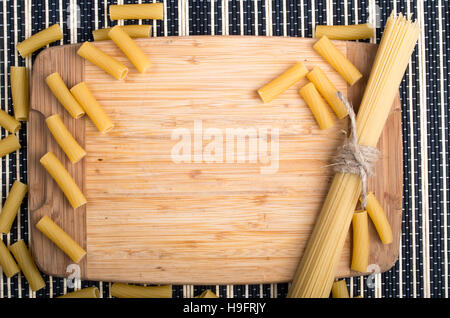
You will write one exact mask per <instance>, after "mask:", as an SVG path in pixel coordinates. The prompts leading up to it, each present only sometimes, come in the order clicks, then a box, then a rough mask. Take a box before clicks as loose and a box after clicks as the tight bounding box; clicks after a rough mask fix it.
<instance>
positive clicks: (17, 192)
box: [0, 180, 28, 233]
mask: <svg viewBox="0 0 450 318" xmlns="http://www.w3.org/2000/svg"><path fill="white" fill-rule="evenodd" d="M27 192H28V186H27V185H26V184H23V183H22V182H20V181H19V180H16V181H14V183H13V185H12V187H11V190H10V191H9V194H8V197H7V198H6V201H5V204H4V205H3V208H2V211H1V213H0V233H9V231H10V230H11V226H12V225H13V223H14V220H15V218H16V216H17V212H18V211H19V208H20V205H21V204H22V201H23V198H25V195H26V194H27Z"/></svg>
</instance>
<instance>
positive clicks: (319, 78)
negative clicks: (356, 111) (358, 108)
mask: <svg viewBox="0 0 450 318" xmlns="http://www.w3.org/2000/svg"><path fill="white" fill-rule="evenodd" d="M306 77H307V78H308V80H309V81H310V82H311V83H313V84H314V87H315V88H317V90H318V91H319V93H320V95H322V96H323V98H324V99H325V100H326V101H327V103H328V105H330V107H331V108H332V109H333V111H334V112H335V114H336V116H337V117H338V118H339V119H342V118H344V117H345V116H347V115H348V112H347V108H346V107H345V105H344V103H343V102H342V100H341V99H340V98H339V97H337V95H336V93H337V92H338V90H337V89H336V87H335V86H334V85H333V83H332V82H331V81H330V80H329V79H328V77H327V76H326V74H325V72H324V71H322V69H321V68H320V67H318V66H316V67H314V68H313V70H312V71H310V72H309V73H308V74H306Z"/></svg>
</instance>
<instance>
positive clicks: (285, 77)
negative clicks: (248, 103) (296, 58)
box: [258, 62, 308, 103]
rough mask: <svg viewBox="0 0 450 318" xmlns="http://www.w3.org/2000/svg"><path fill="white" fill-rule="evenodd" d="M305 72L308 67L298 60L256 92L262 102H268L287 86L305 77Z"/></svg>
mask: <svg viewBox="0 0 450 318" xmlns="http://www.w3.org/2000/svg"><path fill="white" fill-rule="evenodd" d="M307 73H308V69H307V68H306V67H305V66H304V65H303V63H302V62H298V63H297V64H295V65H294V66H291V67H290V68H289V69H287V70H286V71H285V72H284V73H283V74H281V75H280V76H278V77H277V78H275V79H274V80H272V81H271V82H270V83H268V84H266V85H264V86H263V87H261V88H260V89H258V94H259V96H260V97H261V99H262V101H263V102H264V103H270V102H271V101H272V100H274V99H275V98H276V97H277V96H279V95H280V94H281V93H283V92H284V91H285V90H287V89H288V88H289V87H291V86H292V85H294V84H295V83H296V82H298V81H299V80H301V79H302V78H303V77H305V76H306V74H307Z"/></svg>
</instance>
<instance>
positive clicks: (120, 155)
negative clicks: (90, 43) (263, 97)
mask: <svg viewBox="0 0 450 318" xmlns="http://www.w3.org/2000/svg"><path fill="white" fill-rule="evenodd" d="M137 42H138V44H139V46H140V47H142V48H143V49H144V51H145V52H146V53H147V54H148V55H149V56H150V58H151V60H152V62H153V67H152V69H151V71H150V72H149V73H147V74H140V73H138V72H137V70H136V69H135V68H134V67H133V66H132V64H131V63H130V62H129V61H128V60H127V59H126V57H125V56H124V55H123V54H122V53H121V52H120V51H119V49H118V48H116V47H115V45H114V44H113V43H112V42H110V41H104V42H101V43H95V45H96V46H98V47H99V48H100V49H102V50H104V51H105V52H106V53H108V54H110V55H112V56H114V57H116V58H117V59H119V60H120V61H121V62H122V63H124V64H125V65H126V66H127V67H128V68H129V69H130V72H129V74H128V77H127V78H126V79H125V80H124V81H117V80H115V79H113V78H112V77H110V76H109V75H108V74H106V73H104V72H103V71H102V70H100V69H98V68H97V67H96V66H94V65H92V64H91V63H89V62H85V61H84V60H83V59H81V58H80V57H78V56H77V54H76V50H77V48H78V47H79V44H75V45H67V46H61V47H52V48H49V49H46V50H45V51H43V52H42V53H40V54H39V56H38V57H37V58H36V62H35V64H34V67H33V78H32V95H31V108H32V111H31V119H30V124H29V134H28V135H29V140H28V147H29V149H28V154H29V155H28V156H29V158H28V165H29V167H28V169H29V185H30V193H29V206H30V213H31V230H32V252H33V254H34V256H35V259H36V262H37V264H38V266H39V267H40V269H41V270H42V271H44V272H46V273H47V274H51V275H54V276H67V275H68V274H69V273H67V272H66V270H67V266H68V265H69V264H71V261H70V259H69V258H68V257H67V256H66V255H64V254H63V253H62V252H61V251H60V250H59V249H58V248H57V247H56V246H55V245H54V244H53V243H51V242H50V241H49V240H48V239H47V238H45V237H43V235H42V234H41V233H40V232H39V231H38V230H37V229H36V228H35V224H36V223H37V221H38V220H39V219H40V218H41V217H42V216H43V215H49V216H50V217H51V218H52V219H53V220H54V221H55V222H56V223H57V224H59V225H60V226H61V227H62V228H63V229H64V230H65V231H66V232H67V233H69V234H70V235H71V236H72V237H73V238H74V239H75V240H76V241H77V242H79V243H80V245H82V246H83V247H84V248H85V249H86V251H87V256H86V257H85V258H84V259H83V260H82V261H81V262H80V263H79V266H80V270H81V277H82V278H84V279H89V280H103V281H125V282H141V283H161V284H164V283H172V284H237V283H269V282H287V281H290V280H291V279H292V277H293V275H294V271H295V269H296V267H297V264H298V262H299V259H300V257H301V255H302V252H303V248H304V246H305V244H306V242H307V239H308V238H309V235H310V233H311V230H312V227H313V224H314V221H315V218H316V216H317V214H318V213H319V211H320V208H321V205H322V202H323V200H324V198H325V195H326V193H327V191H328V185H329V182H330V180H331V177H332V175H333V173H332V170H331V168H330V167H329V166H327V165H328V164H329V163H330V158H331V156H332V155H333V154H334V152H335V150H336V148H337V147H338V146H339V145H340V144H341V143H342V141H343V138H344V134H343V133H342V130H343V129H346V128H347V126H348V123H347V121H346V120H337V119H336V125H335V127H333V128H331V129H329V130H327V131H321V130H319V129H318V127H317V125H316V123H315V120H314V118H313V117H312V114H311V112H310V110H309V108H308V107H307V106H306V105H305V103H304V102H303V100H302V99H301V98H300V97H299V95H298V89H299V88H300V87H301V86H302V85H304V84H305V83H306V82H307V81H306V80H302V81H300V82H299V83H297V84H295V85H294V86H293V87H292V88H290V89H289V90H288V91H286V92H285V93H284V94H283V95H282V96H280V97H279V98H277V99H276V100H274V101H273V102H271V103H270V104H265V105H264V104H262V103H261V101H260V100H259V98H258V96H257V94H256V90H257V89H258V88H259V87H261V86H262V85H264V84H265V83H267V82H268V81H270V80H271V79H272V78H274V77H276V76H277V75H279V74H280V73H281V72H283V71H284V70H285V69H287V68H288V67H289V66H290V65H292V64H293V63H295V62H297V61H303V62H304V63H305V64H306V66H307V67H308V68H309V69H312V67H314V66H320V67H321V68H322V69H323V70H324V71H325V72H326V73H327V75H328V76H329V77H330V79H331V80H332V81H333V83H335V85H336V86H337V87H338V89H340V90H341V91H343V92H344V93H347V94H348V96H349V98H350V99H351V100H352V102H353V103H354V104H355V105H359V102H360V100H361V96H362V93H363V89H364V85H365V81H366V80H367V77H368V74H369V72H370V67H371V64H372V61H373V59H374V56H375V52H376V46H375V45H372V44H367V43H350V42H340V41H336V42H335V44H336V46H337V47H338V48H339V49H340V50H341V51H342V52H343V53H344V54H346V55H347V56H348V57H349V58H350V60H351V61H352V62H353V63H354V64H355V65H356V66H357V67H358V68H359V69H360V71H361V72H362V73H363V74H364V75H365V77H364V80H362V81H361V82H360V83H358V84H356V85H354V86H353V87H351V88H347V86H346V84H345V82H344V81H343V79H342V78H340V76H339V75H338V74H337V73H336V72H335V71H334V70H333V69H332V68H331V67H330V66H329V65H328V64H327V63H326V62H325V61H324V60H323V59H322V58H321V57H320V56H319V55H317V54H316V53H315V52H314V51H313V49H312V44H313V43H314V42H315V40H313V39H303V38H282V37H240V36H232V37H219V36H217V37H210V36H195V37H176V38H175V37H174V38H153V39H139V40H137ZM55 71H57V72H59V73H60V74H61V76H62V78H63V79H64V80H65V82H66V84H67V85H68V87H69V88H70V87H72V86H74V85H75V84H77V83H79V82H80V81H85V82H86V83H87V85H88V86H89V88H90V89H91V91H92V93H93V94H94V96H95V97H96V98H97V100H98V101H99V102H100V104H101V105H102V106H103V107H104V109H105V111H106V112H107V113H108V115H109V116H110V118H111V119H112V121H113V122H114V124H115V128H114V129H113V130H112V131H111V132H109V133H107V134H101V133H99V132H98V131H97V130H96V128H95V126H93V124H92V122H91V121H90V120H89V119H88V118H87V117H85V118H82V119H78V120H75V119H73V118H71V117H70V115H68V113H67V112H66V111H65V110H64V109H63V108H62V106H61V105H59V103H58V101H57V100H56V98H55V97H53V95H52V94H51V92H50V90H49V89H48V87H47V86H46V84H45V81H44V79H45V77H46V76H48V75H49V74H51V73H53V72H55ZM55 113H58V114H60V115H61V116H62V118H63V121H64V123H65V124H66V125H67V127H68V129H69V130H70V131H71V132H72V134H73V135H74V137H75V138H76V139H77V140H78V142H79V143H80V144H81V145H83V146H84V147H85V149H86V150H87V153H88V154H87V156H86V157H85V159H83V160H82V161H81V162H78V163H76V164H74V165H72V164H70V162H69V160H68V159H67V158H66V157H65V155H64V153H63V152H62V151H61V150H60V149H59V147H58V145H57V144H56V142H55V141H54V140H53V138H52V136H51V135H50V133H49V132H48V130H47V128H46V126H45V122H44V120H45V118H46V117H47V116H50V115H52V114H55ZM227 129H228V131H230V130H229V129H241V133H243V134H244V135H245V134H246V133H248V134H250V135H252V136H254V138H253V139H252V140H253V141H255V142H256V145H257V147H256V148H250V146H249V145H248V144H249V140H247V144H246V145H245V147H244V148H242V149H239V147H238V146H237V144H238V142H237V141H236V142H235V144H234V145H233V146H232V147H228V148H227V147H226V144H225V141H226V136H227V135H226V133H227ZM264 129H266V130H264ZM194 131H195V132H196V134H194ZM265 131H267V132H271V133H276V132H277V131H278V135H279V138H278V139H279V142H278V147H277V146H276V142H275V140H276V137H274V136H275V135H271V134H269V135H268V137H266V136H265V134H263V132H265ZM208 134H209V135H210V136H209V138H210V139H207V137H208V136H206V135H208ZM183 136H184V137H183ZM198 136H200V137H198ZM271 136H273V137H271ZM181 138H184V139H181ZM221 138H222V139H221ZM181 140H183V141H184V142H185V143H184V145H185V146H186V145H188V141H190V143H191V144H190V148H189V150H191V151H190V156H189V152H186V153H185V154H186V157H185V159H187V160H188V161H190V162H181V163H179V162H177V160H178V159H180V157H177V156H175V157H174V156H173V152H174V151H175V149H179V148H177V147H178V146H180V142H181ZM212 141H216V143H215V145H216V148H215V149H216V150H218V149H219V148H217V147H218V145H220V144H222V145H223V156H221V157H220V156H217V157H214V158H216V161H213V160H211V156H206V155H207V154H217V153H215V152H212V151H211V147H212V144H211V142H212ZM264 145H267V147H268V152H267V155H264V154H265V153H266V152H265V151H264V150H265V148H264ZM272 145H274V148H273V149H272V148H271V147H272ZM378 148H379V149H380V150H381V157H380V160H379V162H378V163H377V166H376V169H375V176H374V177H372V178H371V180H370V190H372V191H374V192H375V194H376V196H377V197H378V198H379V200H380V201H381V203H382V205H383V206H384V208H385V211H386V213H387V214H388V217H389V220H390V223H391V226H392V228H393V233H394V242H393V243H392V244H390V245H387V246H383V244H381V242H380V240H379V239H378V237H377V234H376V232H375V230H374V227H373V225H372V224H370V234H371V256H370V263H371V264H377V265H378V266H379V269H380V271H385V270H387V269H389V268H390V267H391V266H392V265H393V264H394V262H395V261H396V259H397V256H398V243H399V238H400V230H401V202H402V167H403V165H402V143H401V116H400V100H399V97H397V98H396V100H395V103H394V105H393V110H392V113H391V115H390V117H389V119H388V122H387V125H386V127H385V129H384V131H383V134H382V137H381V139H380V142H379V144H378ZM185 149H188V146H186V148H185ZM255 149H256V150H255ZM47 151H53V152H54V153H55V155H56V156H57V157H58V158H59V159H60V160H61V161H62V162H63V164H64V165H65V166H66V168H67V169H68V171H69V172H70V173H71V175H72V176H73V177H74V179H75V181H76V182H77V184H78V185H79V186H80V188H81V189H82V190H83V192H84V193H85V195H86V197H87V200H88V204H87V205H86V206H84V207H82V208H79V209H77V210H73V209H72V208H71V207H70V205H69V203H68V202H67V200H66V199H65V197H64V195H63V193H62V192H61V191H60V190H59V188H58V187H57V185H56V183H55V182H54V181H53V180H52V179H51V177H50V176H49V175H47V173H46V171H45V170H44V169H43V167H42V166H40V164H39V158H40V157H41V156H42V155H43V154H44V153H46V152H47ZM233 151H234V156H233ZM239 151H242V152H241V154H243V155H244V156H243V157H242V156H241V157H239V158H237V157H236V154H238V153H239ZM277 155H278V160H276V157H277ZM220 158H222V159H220ZM277 162H278V164H277ZM269 167H272V168H271V169H269ZM342 230H343V231H348V229H342ZM350 242H351V241H350V235H349V238H348V240H347V242H346V246H345V248H344V253H343V255H342V259H341V262H340V263H339V268H338V275H339V276H341V277H343V276H355V275H360V273H356V272H352V271H350V270H349V264H350V255H351V249H350Z"/></svg>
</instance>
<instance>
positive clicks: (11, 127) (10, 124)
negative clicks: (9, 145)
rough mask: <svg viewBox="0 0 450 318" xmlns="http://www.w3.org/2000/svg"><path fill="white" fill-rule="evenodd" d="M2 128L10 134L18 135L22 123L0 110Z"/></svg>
mask: <svg viewBox="0 0 450 318" xmlns="http://www.w3.org/2000/svg"><path fill="white" fill-rule="evenodd" d="M0 126H2V127H3V128H5V129H6V130H7V131H9V132H10V133H13V134H14V133H16V132H17V131H18V130H19V129H20V126H21V124H20V122H19V121H17V120H15V119H14V117H12V116H11V115H9V114H8V113H7V112H5V111H4V110H0Z"/></svg>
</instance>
